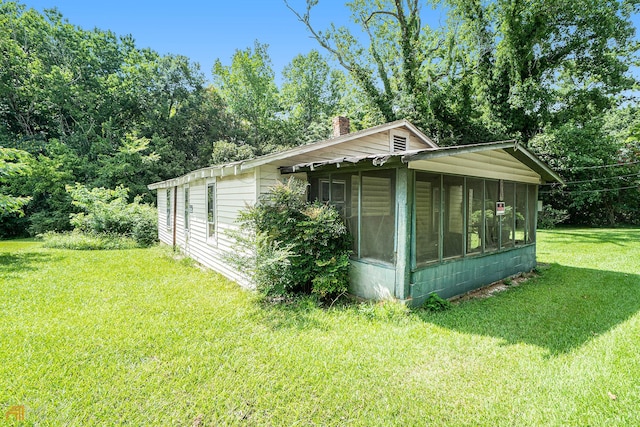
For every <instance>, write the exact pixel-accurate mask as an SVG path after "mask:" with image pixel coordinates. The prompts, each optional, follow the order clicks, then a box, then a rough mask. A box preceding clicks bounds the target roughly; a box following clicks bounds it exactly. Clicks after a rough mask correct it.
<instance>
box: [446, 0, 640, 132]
mask: <svg viewBox="0 0 640 427" xmlns="http://www.w3.org/2000/svg"><path fill="white" fill-rule="evenodd" d="M633 3H635V2H626V1H623V0H620V1H603V0H602V1H601V0H533V1H522V0H516V1H508V2H507V1H489V2H483V1H480V0H448V1H447V5H448V6H449V7H450V8H451V9H450V19H451V24H450V25H456V26H457V27H458V28H459V36H458V42H457V43H456V49H457V50H458V51H460V53H458V54H457V55H456V58H458V60H457V61H458V62H459V65H458V66H459V68H460V69H462V70H465V72H464V73H463V74H462V76H461V79H462V81H467V82H469V83H468V84H469V85H471V87H473V88H474V92H475V95H476V98H475V99H477V100H478V101H479V104H478V105H477V106H476V108H479V109H481V110H482V111H484V114H485V117H486V120H487V121H488V122H496V123H499V124H500V125H501V127H502V129H504V133H505V134H506V135H508V136H510V137H517V138H519V139H521V140H523V141H524V142H526V141H528V140H530V139H531V138H533V137H534V136H535V135H537V134H539V133H541V132H542V131H543V129H544V128H545V126H546V125H547V124H551V125H552V126H556V125H558V126H562V125H563V124H564V123H566V122H568V121H575V122H577V124H580V123H584V122H586V121H589V120H590V119H591V117H593V116H594V115H602V114H604V113H605V112H606V111H608V110H609V109H611V108H613V107H615V106H616V105H617V104H616V103H617V96H618V95H620V94H621V93H623V91H625V90H628V89H631V88H633V86H634V84H635V83H636V82H635V79H634V78H633V77H632V76H631V75H630V73H629V67H630V66H631V65H632V64H634V63H635V62H636V61H637V59H638V57H637V51H638V43H637V42H636V41H635V40H634V34H635V29H634V26H633V24H632V22H631V20H630V13H631V12H632V11H633V9H634V8H637V6H632V5H633Z"/></svg>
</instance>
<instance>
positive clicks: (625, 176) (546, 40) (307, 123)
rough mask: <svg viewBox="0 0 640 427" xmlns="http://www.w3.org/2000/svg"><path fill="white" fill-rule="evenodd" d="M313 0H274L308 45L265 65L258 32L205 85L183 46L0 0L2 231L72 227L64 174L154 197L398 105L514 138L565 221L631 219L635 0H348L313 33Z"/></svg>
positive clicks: (448, 123) (420, 116)
mask: <svg viewBox="0 0 640 427" xmlns="http://www.w3.org/2000/svg"><path fill="white" fill-rule="evenodd" d="M318 1H324V0H306V2H305V3H303V6H300V3H298V4H297V5H296V7H293V5H292V4H290V2H289V1H288V0H287V1H284V3H283V5H282V7H286V6H289V8H290V9H291V10H292V11H293V13H292V15H291V19H292V23H295V20H296V18H297V19H298V20H299V21H301V23H300V25H304V26H305V27H306V28H307V29H308V31H309V33H310V34H311V36H312V37H314V38H315V39H316V40H317V42H318V48H319V50H312V51H310V52H306V53H304V52H302V53H300V52H291V57H292V60H291V62H290V63H289V64H288V65H287V66H286V67H285V68H284V70H283V71H282V76H281V78H278V77H277V73H276V71H275V70H274V69H273V66H272V64H271V59H270V56H269V47H268V46H267V45H266V44H263V43H260V42H259V41H256V42H255V43H254V44H253V46H249V47H245V48H242V47H239V48H238V49H237V50H236V52H235V53H234V54H233V56H232V57H231V58H226V59H225V58H222V59H218V60H217V61H216V62H215V65H214V67H213V70H211V73H212V74H211V75H212V79H211V83H209V82H208V81H207V77H206V75H205V73H203V72H202V71H201V70H200V67H199V65H198V64H197V63H194V62H192V61H191V60H190V59H189V58H187V57H185V56H182V55H178V54H170V55H160V54H158V53H157V52H155V51H153V50H151V49H141V48H139V47H137V46H136V45H135V42H134V40H133V38H132V37H131V36H128V35H116V34H114V33H113V32H111V31H108V30H106V31H105V30H100V29H93V30H86V29H83V28H80V27H78V26H75V25H73V24H72V23H69V22H68V21H67V20H66V19H64V17H63V16H62V15H61V14H60V13H59V12H57V11H56V10H48V11H45V12H44V13H39V12H37V11H35V10H33V9H28V8H27V7H26V6H25V5H23V4H21V3H19V2H16V1H3V2H0V147H3V148H2V157H1V158H0V175H1V176H0V194H2V196H1V197H2V202H1V203H2V206H3V207H2V209H1V210H0V216H1V218H2V222H1V224H0V235H2V236H7V235H20V234H26V233H30V234H36V233H41V232H45V231H48V230H65V229H69V228H70V227H71V224H70V222H69V218H70V215H71V214H73V213H76V212H77V207H75V206H74V205H73V204H72V200H71V198H70V196H69V194H68V192H67V191H66V190H65V187H66V186H74V185H76V183H80V184H82V185H84V186H86V187H87V188H95V187H104V188H116V187H118V186H124V187H126V188H129V189H130V193H129V195H128V197H129V198H130V199H131V200H133V198H134V197H135V196H136V195H141V196H143V197H145V198H146V200H148V201H150V202H152V201H153V200H154V199H153V197H154V195H153V194H151V193H149V192H148V190H147V188H146V185H147V184H149V183H151V182H155V181H159V180H163V179H169V178H172V177H175V176H178V175H181V174H183V173H186V172H187V171H190V170H193V169H197V168H200V167H204V166H207V165H210V164H216V163H223V162H228V161H233V160H238V159H243V158H248V157H253V156H257V155H262V154H266V153H270V152H273V151H276V150H281V149H284V148H288V147H292V146H295V145H298V144H304V143H307V142H309V141H314V140H318V139H323V138H326V137H329V135H330V131H331V118H332V117H333V116H336V115H343V116H347V117H349V118H350V119H351V127H352V129H354V130H358V129H362V128H365V127H369V126H373V125H378V124H381V123H384V122H387V121H391V120H395V119H399V118H406V119H408V120H410V121H412V122H413V123H415V124H416V125H418V126H419V127H420V128H421V129H422V130H423V131H424V132H425V133H427V134H428V135H429V136H431V137H432V138H434V139H435V140H436V141H437V142H438V143H440V144H443V145H448V144H467V143H474V142H483V141H490V140H498V139H504V138H515V139H517V140H519V141H520V142H522V143H523V144H526V145H528V146H529V147H530V148H531V149H533V150H534V151H535V152H536V153H537V154H539V155H540V156H541V157H543V158H544V159H545V160H546V161H548V162H549V164H551V165H552V166H553V167H554V168H556V169H557V170H558V171H560V172H561V173H562V175H563V176H564V177H565V179H567V180H568V181H569V182H570V183H571V185H570V186H568V187H567V188H564V189H560V188H556V187H549V188H547V187H543V188H542V189H541V194H542V196H543V198H544V200H545V203H548V204H551V205H553V206H555V207H557V208H558V209H565V210H567V211H568V212H569V214H570V218H571V219H570V220H571V221H573V222H575V223H588V224H601V223H609V224H610V223H616V222H637V221H639V219H638V218H640V215H637V212H638V209H639V208H640V206H639V204H640V202H638V200H640V197H639V194H638V190H637V183H638V176H637V173H638V171H639V169H638V160H639V158H638V156H639V154H638V151H639V149H638V147H639V146H640V145H639V143H638V140H640V119H638V117H639V115H638V114H637V113H638V109H637V95H638V82H637V81H636V79H635V77H634V75H633V74H632V72H631V71H632V69H633V68H632V67H634V66H637V65H638V63H639V61H638V41H637V38H636V35H635V28H634V27H633V24H632V23H631V20H630V16H631V14H632V13H637V12H638V11H639V6H638V4H639V3H640V2H638V1H636V0H526V1H525V0H512V1H501V0H489V1H486V0H483V1H480V0H441V1H437V0H433V1H431V2H429V3H424V2H419V1H417V0H375V1H365V0H353V1H350V2H348V3H346V4H345V10H348V11H349V12H350V13H351V19H352V22H353V25H354V26H353V27H349V28H345V27H336V26H330V27H329V28H326V29H320V28H316V27H315V25H314V20H313V18H314V7H315V5H316V4H317V3H318ZM434 9H435V10H437V11H438V12H439V13H442V14H443V16H445V17H446V20H443V21H442V22H441V23H440V25H439V26H437V27H431V26H429V25H428V24H426V22H427V20H426V19H424V18H425V16H426V15H425V14H426V13H429V12H430V11H432V10H434ZM354 28H359V32H356V31H354ZM324 55H326V56H324ZM18 153H19V154H18ZM616 165H617V166H616ZM9 170H11V171H12V172H11V174H10V175H9V173H8V171H9ZM17 170H21V171H22V172H21V173H17V172H16V171H17ZM26 171H28V172H29V173H24V172H26ZM634 174H635V175H634ZM605 178H606V179H609V181H605V180H604V179H605ZM596 179H597V180H602V181H597V180H596ZM605 189H607V191H602V190H605ZM9 195H11V196H9ZM20 208H21V209H20ZM20 211H22V212H23V213H24V216H20V215H19V213H18V212H20Z"/></svg>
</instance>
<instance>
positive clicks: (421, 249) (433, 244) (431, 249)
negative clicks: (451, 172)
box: [414, 172, 440, 264]
mask: <svg viewBox="0 0 640 427" xmlns="http://www.w3.org/2000/svg"><path fill="white" fill-rule="evenodd" d="M414 193H415V209H416V210H415V221H416V238H415V252H416V263H417V264H424V263H428V262H432V261H437V260H438V259H439V257H440V255H439V240H440V239H439V237H438V236H439V233H440V175H436V174H429V173H423V172H416V184H415V188H414Z"/></svg>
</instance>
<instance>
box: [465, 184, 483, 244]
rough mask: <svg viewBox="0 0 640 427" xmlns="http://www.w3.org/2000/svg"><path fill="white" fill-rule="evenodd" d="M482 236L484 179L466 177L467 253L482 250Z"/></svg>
mask: <svg viewBox="0 0 640 427" xmlns="http://www.w3.org/2000/svg"><path fill="white" fill-rule="evenodd" d="M483 238H484V180H482V179H475V178H467V253H468V254H473V253H478V252H482V241H483Z"/></svg>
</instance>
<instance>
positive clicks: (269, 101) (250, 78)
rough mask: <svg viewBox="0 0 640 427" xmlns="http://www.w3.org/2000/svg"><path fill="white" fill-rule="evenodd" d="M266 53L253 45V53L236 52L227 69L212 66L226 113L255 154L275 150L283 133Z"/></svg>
mask: <svg viewBox="0 0 640 427" xmlns="http://www.w3.org/2000/svg"><path fill="white" fill-rule="evenodd" d="M267 49H268V46H267V45H265V44H261V43H259V42H258V41H256V42H255V43H254V46H253V49H252V48H247V49H244V50H236V51H235V53H234V54H233V57H232V59H231V65H223V64H222V62H221V61H220V60H219V59H218V60H216V62H215V63H214V65H213V77H214V85H215V87H216V90H217V91H218V93H219V94H220V96H221V97H222V100H223V101H224V103H225V105H226V106H227V109H228V113H229V114H231V115H233V116H235V117H237V119H238V120H239V125H240V126H241V128H242V130H243V131H244V134H245V138H246V141H245V142H246V143H248V144H250V145H252V146H253V147H255V148H256V150H257V152H258V154H264V153H268V152H270V151H273V150H274V149H276V148H277V147H278V146H279V144H281V141H282V139H281V136H282V131H283V122H282V120H280V119H279V117H278V116H279V113H280V106H279V103H278V88H277V86H276V84H275V74H274V72H273V69H272V68H271V59H270V58H269V54H268V52H267Z"/></svg>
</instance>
